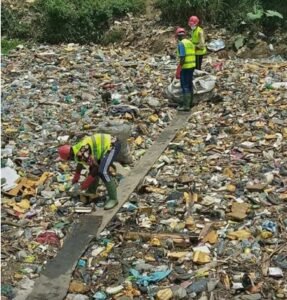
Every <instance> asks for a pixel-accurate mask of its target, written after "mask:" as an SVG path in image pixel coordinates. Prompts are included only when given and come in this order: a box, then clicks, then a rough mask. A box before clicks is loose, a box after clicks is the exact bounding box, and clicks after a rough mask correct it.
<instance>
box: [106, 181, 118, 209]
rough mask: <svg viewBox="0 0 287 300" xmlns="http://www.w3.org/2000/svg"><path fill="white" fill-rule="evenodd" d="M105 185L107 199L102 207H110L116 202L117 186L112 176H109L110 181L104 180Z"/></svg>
mask: <svg viewBox="0 0 287 300" xmlns="http://www.w3.org/2000/svg"><path fill="white" fill-rule="evenodd" d="M105 186H106V188H107V191H108V197H109V199H108V201H107V202H106V203H105V207H104V209H112V208H114V207H115V206H116V205H117V204H118V197H117V186H116V183H115V180H114V178H111V181H110V182H106V183H105Z"/></svg>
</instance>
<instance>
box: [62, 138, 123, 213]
mask: <svg viewBox="0 0 287 300" xmlns="http://www.w3.org/2000/svg"><path fill="white" fill-rule="evenodd" d="M120 148H121V146H120V142H119V141H118V140H117V139H116V138H113V137H112V136H111V135H109V134H94V135H92V136H90V137H85V138H84V139H83V140H81V141H80V142H79V143H77V144H76V145H74V146H70V145H64V146H61V147H59V149H58V153H59V156H60V158H61V159H63V160H74V161H76V162H77V163H78V164H77V168H76V173H75V175H74V178H73V180H72V183H73V184H75V183H77V182H78V181H79V179H80V176H81V171H82V169H83V168H84V167H85V166H87V167H89V175H88V177H87V178H86V179H85V180H84V181H83V183H82V184H81V189H82V190H86V189H87V191H88V192H90V193H95V192H96V190H97V187H98V184H99V177H100V178H101V179H102V181H103V182H104V184H105V186H106V188H107V191H108V200H107V201H106V203H105V207H104V208H105V209H111V208H113V207H115V206H116V205H117V204H118V199H117V188H116V183H115V181H114V179H113V178H112V177H111V176H110V175H109V167H110V165H111V164H112V163H113V161H114V160H115V158H116V156H117V155H118V153H119V151H120Z"/></svg>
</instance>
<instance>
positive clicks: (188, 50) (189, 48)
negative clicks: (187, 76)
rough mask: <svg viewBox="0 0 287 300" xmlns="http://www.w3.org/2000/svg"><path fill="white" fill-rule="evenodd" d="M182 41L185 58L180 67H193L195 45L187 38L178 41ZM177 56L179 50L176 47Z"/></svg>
mask: <svg viewBox="0 0 287 300" xmlns="http://www.w3.org/2000/svg"><path fill="white" fill-rule="evenodd" d="M180 43H183V45H184V49H185V59H184V64H183V65H182V69H192V68H195V47H194V45H193V43H192V42H191V41H190V40H188V39H183V40H181V41H180ZM177 56H179V51H178V49H177Z"/></svg>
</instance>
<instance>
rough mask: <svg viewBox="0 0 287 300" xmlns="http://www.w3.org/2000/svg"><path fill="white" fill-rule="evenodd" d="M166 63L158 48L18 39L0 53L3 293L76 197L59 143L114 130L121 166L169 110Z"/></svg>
mask: <svg viewBox="0 0 287 300" xmlns="http://www.w3.org/2000/svg"><path fill="white" fill-rule="evenodd" d="M175 65H176V61H175V60H174V59H171V58H170V57H167V56H161V55H158V56H155V57H151V56H150V55H148V53H144V52H143V51H140V52H135V51H134V50H131V49H130V50H128V49H125V50H122V49H113V48H99V47H97V46H79V45H75V44H69V45H62V46H40V47H38V46H35V47H32V48H26V47H24V46H23V45H19V46H18V47H17V49H16V50H15V51H12V52H11V53H10V55H9V56H8V57H2V74H3V76H2V110H1V112H2V115H1V117H2V140H1V149H2V151H1V188H2V203H1V206H2V211H1V217H2V227H1V230H2V269H3V276H2V282H3V283H4V285H3V288H2V290H3V291H4V292H3V295H6V296H7V295H8V296H7V297H10V296H9V295H10V294H9V293H10V292H9V291H10V289H9V288H7V291H6V292H5V283H9V284H12V285H15V284H16V283H17V282H18V281H20V280H21V279H23V278H25V277H27V276H28V277H29V278H30V279H33V278H35V277H37V276H39V273H40V271H41V269H42V266H43V263H44V262H45V261H47V259H49V258H52V257H54V256H55V255H56V253H57V251H58V249H59V248H60V247H61V245H62V243H63V238H64V237H65V236H66V234H67V232H68V230H69V228H70V225H71V223H72V221H73V220H74V213H75V210H76V208H77V207H81V206H82V202H81V201H80V200H81V199H80V196H76V197H74V198H71V197H70V195H69V194H68V191H69V190H70V188H71V178H72V177H71V176H72V175H73V170H74V168H75V166H74V165H73V164H67V163H63V162H61V161H59V160H58V154H57V148H58V146H59V145H61V144H65V143H72V144H73V143H75V142H76V141H78V140H79V139H80V138H82V137H83V136H85V135H89V134H91V133H94V132H97V131H98V130H99V131H101V132H104V131H106V132H113V133H115V134H116V135H119V136H123V138H122V139H123V141H122V142H124V143H125V145H126V147H124V149H126V153H123V154H124V156H123V157H122V159H121V161H122V162H124V163H129V164H130V166H127V168H128V169H129V168H130V167H131V166H132V164H131V162H132V161H133V162H134V163H135V162H136V161H137V160H138V159H139V158H140V157H141V156H142V155H143V154H144V153H145V152H146V150H147V149H148V148H149V146H150V145H151V144H152V143H153V142H154V140H155V139H156V138H157V136H158V134H159V133H160V132H161V131H162V130H163V129H164V128H165V127H166V126H167V125H168V124H169V122H170V120H171V119H172V118H173V116H174V113H175V110H174V109H173V108H169V107H168V99H165V98H164V97H162V94H163V89H164V87H165V85H166V84H167V82H169V81H170V80H172V77H173V73H174V72H173V71H171V69H170V68H171V66H172V68H174V69H175ZM125 154H127V155H126V156H125ZM103 192H104V190H103Z"/></svg>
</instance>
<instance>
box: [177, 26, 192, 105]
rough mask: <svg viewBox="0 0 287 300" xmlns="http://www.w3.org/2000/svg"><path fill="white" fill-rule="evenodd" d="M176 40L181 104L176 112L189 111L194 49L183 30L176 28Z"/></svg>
mask: <svg viewBox="0 0 287 300" xmlns="http://www.w3.org/2000/svg"><path fill="white" fill-rule="evenodd" d="M176 37H177V39H178V45H177V56H178V57H179V59H180V62H179V64H180V67H181V71H180V85H181V89H182V97H183V98H182V103H181V105H180V107H179V108H178V110H184V111H189V110H190V108H191V106H192V102H193V85H192V81H193V71H194V68H195V48H194V45H193V44H192V42H191V41H190V40H189V39H187V38H186V32H185V29H184V28H177V30H176Z"/></svg>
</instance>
